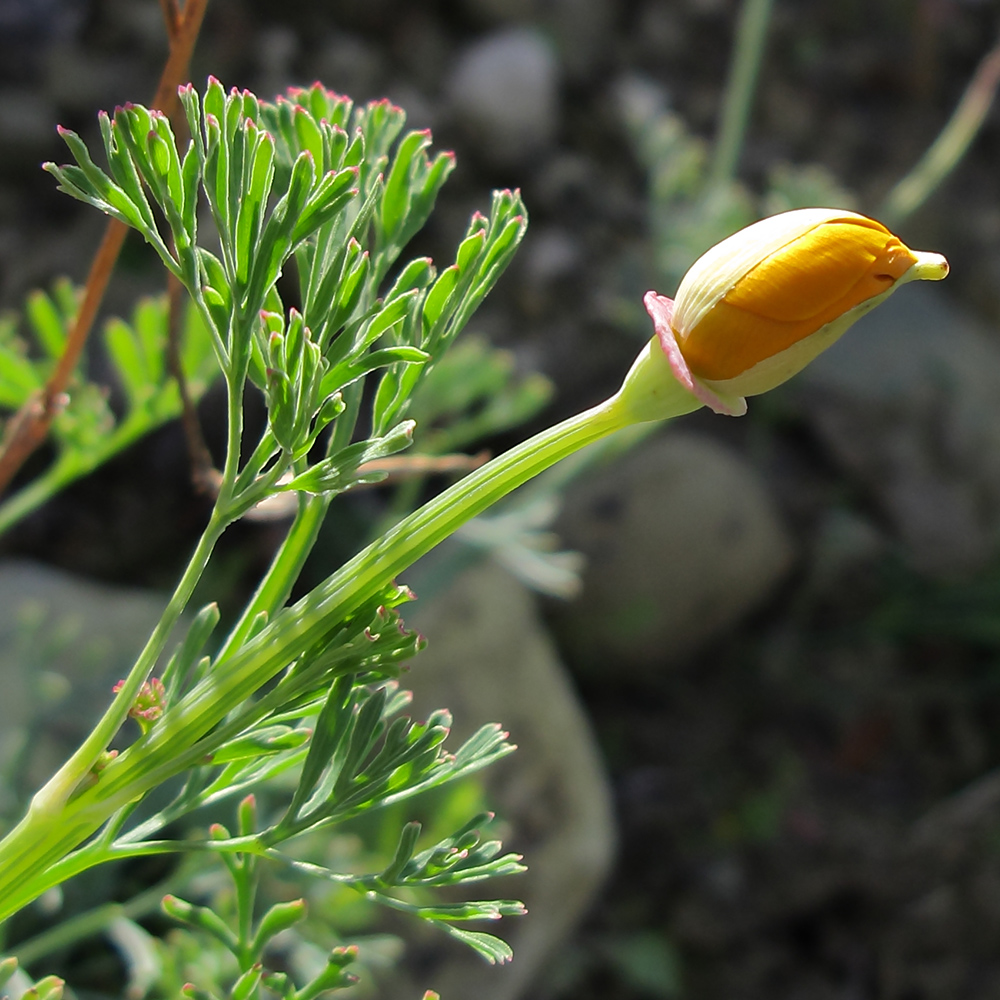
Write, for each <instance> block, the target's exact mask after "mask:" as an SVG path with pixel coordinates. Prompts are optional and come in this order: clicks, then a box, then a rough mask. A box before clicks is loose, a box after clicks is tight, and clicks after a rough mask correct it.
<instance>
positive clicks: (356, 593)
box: [0, 359, 699, 920]
mask: <svg viewBox="0 0 1000 1000" xmlns="http://www.w3.org/2000/svg"><path fill="white" fill-rule="evenodd" d="M655 365H656V366H660V367H658V368H656V369H655V370H653V371H650V370H649V366H648V365H645V366H644V365H641V364H639V363H637V366H636V368H634V369H633V373H632V374H630V376H629V378H627V379H626V385H625V387H623V390H622V392H621V393H619V394H618V395H616V396H614V397H612V398H611V399H610V400H608V401H606V402H605V403H603V404H601V405H600V406H596V407H594V408H592V409H590V410H587V411H585V412H584V413H581V414H578V415H577V416H575V417H571V418H570V419H568V420H565V421H563V422H562V423H560V424H556V425H555V426H554V427H550V428H548V429H547V430H545V431H542V432H541V433H539V434H537V435H535V436H534V437H533V438H531V439H530V440H528V441H525V442H524V443H522V444H520V445H518V446H517V447H515V448H512V449H511V450H510V451H508V452H505V453H504V454H502V455H500V456H498V457H497V458H495V459H494V460H493V461H492V462H489V463H487V464H486V465H484V466H482V467H481V468H479V469H477V470H475V471H474V472H472V473H470V474H469V475H468V476H466V477H465V478H464V479H461V480H460V481H459V482H457V483H456V484H455V485H453V486H452V487H450V488H449V489H447V490H445V491H444V492H443V493H441V494H440V495H439V496H437V497H435V498H434V499H433V500H431V501H429V502H428V503H427V504H425V505H424V506H423V507H421V508H420V509H419V510H417V511H415V512H414V513H412V514H410V515H409V516H407V517H405V518H403V519H402V520H401V521H400V522H399V523H398V524H396V525H395V526H394V527H393V528H391V529H390V530H389V531H387V532H386V533H385V534H384V535H382V536H381V537H380V538H378V539H376V540H375V541H374V542H372V543H371V544H370V545H369V546H368V547H367V548H365V549H363V550H362V551H361V552H360V553H358V555H356V556H355V557H354V558H353V559H351V560H350V561H349V562H348V563H346V564H345V565H344V566H342V567H341V568H340V569H339V570H338V571H337V572H335V573H334V574H332V575H331V576H330V577H328V578H327V580H326V581H324V582H323V583H322V584H320V585H319V586H318V587H317V588H316V589H315V590H313V591H312V592H311V593H309V594H307V595H306V596H305V597H303V598H302V599H301V600H299V601H298V602H297V603H296V604H294V605H292V606H291V607H288V608H285V609H284V610H283V611H281V612H280V613H279V614H277V615H275V617H274V619H273V620H272V622H271V623H270V624H269V625H268V626H267V627H266V628H264V629H263V630H262V631H261V632H260V633H258V634H257V635H256V636H255V637H254V638H253V639H252V640H250V641H249V642H247V643H246V644H245V645H242V646H240V647H238V648H237V649H236V650H235V651H234V652H233V653H232V654H231V655H229V656H228V657H226V658H223V659H219V660H217V661H216V663H215V664H214V666H213V669H212V670H211V671H210V673H209V675H208V676H207V677H206V678H205V679H204V680H203V681H202V682H201V683H200V684H198V685H197V686H196V687H195V688H194V689H193V690H192V691H191V692H189V693H188V694H187V695H186V696H185V697H184V698H183V699H182V700H181V701H180V702H178V703H177V704H176V705H175V706H174V707H173V708H171V710H170V711H169V712H168V713H167V714H166V715H164V717H163V718H162V719H161V720H159V722H158V723H157V724H156V725H155V726H154V727H153V728H152V730H151V731H150V732H149V734H148V735H147V736H146V737H144V738H143V739H141V740H139V741H137V742H136V743H134V744H133V745H132V746H131V747H129V749H128V750H126V751H125V752H124V753H123V754H122V755H121V756H120V757H118V758H117V759H116V760H113V761H111V762H110V763H108V764H107V766H106V767H105V768H104V770H103V771H102V772H101V774H100V777H99V779H98V780H97V781H96V783H95V784H94V785H93V786H92V787H90V788H88V789H86V790H84V791H82V792H79V793H78V794H77V795H76V796H75V797H74V798H72V799H71V800H69V801H66V798H65V796H64V795H63V796H60V797H59V799H58V801H57V800H56V799H52V801H51V803H50V805H51V806H55V805H56V804H58V805H59V806H61V808H53V807H50V808H48V809H35V808H32V809H31V810H30V811H29V813H28V815H27V816H26V817H25V818H24V819H23V820H22V821H21V823H20V824H19V825H18V826H17V827H16V828H15V829H14V830H13V831H11V833H10V834H8V836H7V837H6V838H4V840H3V841H0V920H4V919H5V918H6V917H8V916H10V915H11V914H13V913H16V912H17V910H19V909H20V908H21V907H22V906H24V905H26V904H27V903H28V902H30V901H31V899H33V898H34V897H35V896H36V895H37V892H32V891H31V889H30V888H28V886H29V885H31V884H35V885H37V884H38V882H36V881H35V880H36V879H37V878H38V876H39V875H40V874H41V873H42V872H43V871H44V870H45V869H46V868H47V867H48V866H49V865H51V864H53V863H55V862H57V861H58V860H59V859H60V858H62V857H64V856H65V855H66V854H68V853H69V852H70V851H72V850H73V849H74V848H75V847H77V846H79V845H80V844H81V843H82V842H83V841H84V840H86V839H87V838H88V837H89V836H91V835H92V834H93V833H94V832H95V831H96V830H98V829H99V828H100V827H101V825H102V824H103V823H104V822H105V821H106V820H107V819H108V817H110V816H111V815H113V814H114V813H115V812H116V811H117V810H118V809H119V808H121V807H122V806H124V805H127V804H129V803H131V802H134V801H136V800H137V799H139V798H141V797H142V796H143V795H145V794H146V793H147V792H148V791H149V790H150V789H152V788H155V787H156V786H157V785H159V784H160V783H162V782H163V781H165V780H167V779H168V778H170V777H172V776H173V775H175V774H177V773H178V772H179V771H181V770H183V769H184V768H185V767H186V766H189V763H190V762H189V760H188V759H187V758H188V757H189V756H190V753H191V752H195V751H193V750H192V748H193V747H195V744H197V743H199V741H201V740H203V738H204V737H205V736H206V735H207V734H209V733H211V732H212V730H213V729H214V727H216V726H217V725H218V724H219V723H220V722H222V721H223V720H224V719H225V718H226V716H227V715H228V713H229V712H231V711H232V709H233V708H234V707H235V706H237V705H240V704H242V703H243V702H244V701H245V700H246V699H248V698H250V697H251V696H253V694H254V693H255V692H256V691H258V690H259V689H260V688H261V686H262V685H264V684H266V683H267V682H268V681H270V680H271V679H273V678H274V677H275V676H276V675H277V674H279V673H280V672H281V671H282V670H284V669H285V668H286V667H287V666H288V665H289V664H290V663H292V662H293V661H294V660H295V659H296V658H297V657H298V656H300V655H301V654H302V653H303V652H305V651H307V650H308V649H310V648H313V647H314V646H316V644H318V643H322V642H323V641H324V640H326V639H327V638H328V637H329V636H330V635H331V634H332V633H333V632H335V631H336V629H337V628H338V627H339V626H340V625H341V624H342V623H343V622H344V621H345V620H346V619H348V618H349V617H350V616H351V615H353V614H356V613H357V612H358V611H359V610H360V609H361V608H363V607H364V605H366V604H368V603H370V602H372V601H373V600H375V599H377V598H378V597H379V595H380V594H381V593H382V591H383V590H384V589H385V588H386V587H387V586H388V585H390V583H391V582H392V580H393V579H394V578H395V577H396V576H397V575H398V574H399V573H401V572H402V571H403V570H405V569H406V568H407V567H408V566H410V565H412V563H413V562H415V561H416V560H417V559H419V558H420V557H421V556H422V555H424V554H426V553H427V552H429V551H430V550H431V549H432V548H434V546H436V545H437V544H438V543H439V542H441V541H443V540H444V539H445V538H447V537H448V536H449V535H450V534H452V533H453V532H454V531H455V530H456V529H457V528H458V527H460V526H461V525H462V524H464V523H465V522H466V521H468V520H469V519H470V518H473V517H475V516H476V515H477V514H480V513H482V511H484V510H486V509H487V508H488V507H489V506H490V505H491V504H493V503H495V502H496V501H498V500H500V499H501V498H502V497H504V496H505V495H506V494H508V493H509V492H510V491H511V490H514V489H516V488H517V487H518V486H520V485H522V484H523V483H525V482H527V481H528V480H529V479H531V478H532V477H534V476H536V475H538V473H540V472H543V471H544V470H545V469H547V468H549V467H550V466H552V465H554V464H555V463H556V462H558V461H559V460H560V459H562V458H565V457H566V456H568V455H571V454H573V453H574V452H576V451H578V450H579V449H580V448H582V447H584V446H585V445H588V444H590V443H592V442H594V441H597V440H599V439H601V438H603V437H605V436H607V435H608V434H610V433H611V432H613V431H616V430H619V429H620V428H622V427H625V426H628V425H629V424H631V423H634V422H636V420H649V419H654V418H655V419H661V418H663V417H667V416H672V415H674V416H676V415H679V414H681V413H686V412H689V411H690V410H692V409H695V408H697V406H698V405H699V404H698V403H697V401H694V400H693V398H692V397H691V396H690V395H689V394H688V393H687V392H685V391H683V390H681V388H680V387H679V385H678V384H677V383H676V382H673V380H672V379H669V378H668V379H667V381H666V382H664V381H662V380H661V379H660V378H659V377H655V378H654V376H658V375H659V374H661V370H660V369H661V368H662V369H666V361H663V360H662V359H660V360H657V361H656V362H655ZM637 369H640V370H641V371H643V372H646V373H647V376H646V378H643V377H635V378H634V377H633V374H634V373H635V372H636V370H637ZM630 386H632V387H633V388H631V389H630ZM636 387H638V388H636ZM650 393H652V394H653V395H654V396H657V397H659V401H658V403H657V405H656V407H655V408H654V409H655V413H654V412H652V411H649V412H647V411H644V410H642V408H641V407H639V406H637V404H636V396H641V397H642V398H643V399H645V398H646V397H647V396H648V395H650ZM208 534H209V533H208V532H206V539H203V544H204V545H206V546H209V547H210V544H211V542H210V540H208V537H207V536H208ZM213 540H214V539H213ZM195 561H197V560H195ZM195 561H193V562H195ZM185 579H187V574H186V575H185ZM178 590H179V592H180V591H181V590H182V588H178ZM176 599H177V600H178V601H180V597H179V596H178V597H177V598H176ZM184 600H186V597H185V598H184ZM178 613H179V611H178ZM152 641H153V640H151V643H152ZM105 745H106V744H105V743H102V744H101V748H103V746H105ZM209 750H210V747H208V746H207V745H206V744H205V743H202V744H201V745H200V746H199V747H198V748H197V751H196V752H197V753H199V754H203V753H205V752H208V751H209ZM73 787H75V784H74V786H73ZM70 790H72V789H70ZM19 890H20V891H19Z"/></svg>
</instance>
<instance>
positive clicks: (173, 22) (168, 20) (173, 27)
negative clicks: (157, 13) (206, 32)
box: [160, 0, 181, 42]
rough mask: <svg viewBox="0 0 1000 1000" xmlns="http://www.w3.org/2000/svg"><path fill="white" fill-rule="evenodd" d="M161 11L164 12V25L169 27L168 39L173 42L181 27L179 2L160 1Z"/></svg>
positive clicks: (172, 0) (175, 0) (173, 0)
mask: <svg viewBox="0 0 1000 1000" xmlns="http://www.w3.org/2000/svg"><path fill="white" fill-rule="evenodd" d="M160 10H161V11H162V12H163V23H164V24H165V25H166V26H167V38H169V39H170V41H171V42H173V40H174V38H175V37H176V36H177V33H178V32H179V31H180V27H181V10H180V7H178V6H177V0H160Z"/></svg>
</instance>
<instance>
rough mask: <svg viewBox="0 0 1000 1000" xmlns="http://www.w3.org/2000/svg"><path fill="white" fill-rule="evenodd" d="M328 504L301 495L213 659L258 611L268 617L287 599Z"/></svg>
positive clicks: (232, 645) (234, 642)
mask: <svg viewBox="0 0 1000 1000" xmlns="http://www.w3.org/2000/svg"><path fill="white" fill-rule="evenodd" d="M329 506H330V500H329V499H328V498H327V497H323V496H305V495H302V497H301V499H300V501H299V509H298V512H297V513H296V515H295V520H294V521H293V522H292V526H291V528H290V529H289V531H288V534H287V535H286V536H285V540H284V541H283V542H282V543H281V547H280V548H279V549H278V551H277V552H276V553H275V555H274V558H273V559H272V560H271V565H270V566H269V567H268V570H267V573H266V574H265V576H264V578H263V580H261V582H260V585H259V586H258V587H257V590H256V592H255V593H254V595H253V597H252V598H251V599H250V602H249V603H248V604H247V606H246V608H245V609H244V611H243V614H242V615H241V616H240V620H239V621H238V622H237V623H236V625H235V626H234V627H233V629H232V631H231V632H230V633H229V636H228V638H227V639H226V641H225V644H224V645H223V646H222V648H221V649H220V650H219V652H218V653H217V654H216V655H217V659H219V660H224V659H225V658H226V657H228V656H229V655H230V654H232V653H233V652H235V650H237V649H238V648H239V647H240V646H241V645H242V644H243V642H244V640H245V639H246V637H247V633H248V632H249V630H250V627H251V625H252V624H253V622H254V619H255V618H256V617H257V616H258V615H259V614H260V613H261V612H262V611H266V612H267V614H268V617H269V618H270V617H273V616H274V614H275V612H276V611H277V610H278V609H279V608H281V607H282V606H283V605H284V603H285V601H287V600H288V595H289V594H290V593H291V592H292V587H293V586H294V585H295V581H296V580H297V579H298V578H299V574H300V573H301V572H302V567H303V566H304V565H305V561H306V559H307V558H308V556H309V553H310V552H311V551H312V548H313V545H314V544H315V542H316V537H317V536H318V535H319V529H320V528H321V527H322V525H323V518H324V517H325V516H326V511H327V508H328V507H329Z"/></svg>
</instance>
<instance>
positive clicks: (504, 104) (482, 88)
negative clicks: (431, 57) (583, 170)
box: [446, 28, 558, 166]
mask: <svg viewBox="0 0 1000 1000" xmlns="http://www.w3.org/2000/svg"><path fill="white" fill-rule="evenodd" d="M446 90H447V103H448V106H449V108H450V109H451V111H452V113H453V114H454V115H455V117H456V118H457V119H458V121H459V122H460V123H461V124H462V125H463V126H464V128H465V129H466V130H467V131H468V133H469V135H470V138H471V139H472V140H473V141H474V142H475V143H476V145H477V146H478V147H479V148H480V149H481V150H482V152H483V154H484V155H485V156H486V157H487V158H489V159H492V160H493V161H495V162H497V163H500V164H503V165H505V166H510V165H520V164H523V163H525V162H526V161H527V160H529V159H530V158H531V157H532V156H534V155H536V154H537V153H539V152H540V151H541V150H543V149H545V148H547V147H548V146H550V145H551V144H552V142H553V141H554V139H555V131H556V124H557V111H558V67H557V63H556V57H555V53H554V52H553V50H552V47H551V46H550V45H549V43H548V41H547V40H546V39H545V37H544V36H543V35H542V34H541V33H540V32H538V31H535V30H533V29H531V28H506V29H502V30H500V31H497V32H494V33H492V34H489V35H487V36H485V37H484V38H481V39H479V40H478V41H476V42H473V43H472V44H471V45H470V46H469V47H468V48H466V49H465V50H464V51H463V52H462V53H461V54H460V55H459V57H458V61H457V64H456V66H455V70H454V72H453V73H452V74H451V77H450V78H449V80H448V84H447V88H446Z"/></svg>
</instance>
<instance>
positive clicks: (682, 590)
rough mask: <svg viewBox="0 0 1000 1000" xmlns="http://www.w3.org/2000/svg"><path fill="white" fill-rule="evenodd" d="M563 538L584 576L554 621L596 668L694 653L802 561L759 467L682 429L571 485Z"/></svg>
mask: <svg viewBox="0 0 1000 1000" xmlns="http://www.w3.org/2000/svg"><path fill="white" fill-rule="evenodd" d="M556 530H557V531H558V532H559V534H560V536H561V537H562V539H563V540H564V542H565V544H566V545H567V546H569V547H571V548H574V549H578V550H580V551H581V552H583V554H584V555H585V556H586V557H587V568H586V570H585V571H584V577H583V591H582V594H581V596H580V597H579V599H577V600H576V601H574V602H572V603H570V604H567V605H565V606H563V607H556V608H555V609H554V610H553V615H552V618H553V624H554V625H555V627H556V628H557V629H558V632H559V635H560V638H561V641H562V643H563V648H564V649H565V650H566V651H567V654H568V655H569V656H570V657H571V659H572V662H573V663H574V664H575V665H579V666H581V667H584V668H592V669H604V670H615V671H622V670H638V671H652V670H654V669H656V668H658V667H660V666H662V665H663V664H665V663H668V662H670V661H673V660H677V659H679V658H681V657H684V656H686V655H688V654H690V653H692V652H693V651H695V650H696V649H698V648H699V647H701V646H702V645H703V644H705V643H706V642H708V641H709V640H711V639H712V638H713V637H715V636H717V635H718V634H719V633H721V632H723V631H724V630H726V629H727V628H730V627H731V626H732V625H734V624H735V623H736V622H738V621H739V620H740V619H741V618H742V617H744V616H745V615H746V614H747V613H748V612H750V611H752V610H754V609H755V608H756V607H758V606H759V605H760V604H761V603H762V602H763V601H765V600H766V599H767V597H768V596H769V595H770V594H771V593H772V591H773V590H774V587H775V585H776V584H777V583H778V582H780V581H781V579H782V578H783V577H784V576H785V574H786V573H787V571H788V570H789V568H790V566H791V564H792V560H793V555H794V549H793V545H792V542H791V540H790V537H789V535H788V532H787V531H786V529H785V527H784V525H783V524H782V521H781V518H780V516H779V514H778V511H777V510H776V508H775V505H774V503H773V501H772V500H771V498H770V496H769V495H768V493H767V490H766V489H765V488H764V485H763V484H762V482H761V481H760V479H759V477H758V476H757V474H756V473H755V472H754V470H753V469H752V468H751V467H750V466H749V465H748V464H747V463H746V462H745V461H744V460H743V459H742V458H741V457H740V456H739V455H738V454H737V453H736V452H735V451H733V450H732V449H730V448H728V447H726V446H724V445H721V444H719V443H717V442H716V441H714V440H713V439H712V438H709V437H707V436H705V435H700V434H694V433H690V432H685V431H677V430H670V431H668V432H666V433H665V434H662V435H661V436H659V437H657V438H655V439H653V440H650V441H647V442H645V443H643V444H641V445H639V446H638V447H636V448H635V449H634V450H633V451H631V452H630V453H629V454H628V455H627V456H626V457H625V458H624V459H623V460H621V461H619V462H617V463H615V464H613V465H612V466H609V467H607V468H605V469H602V470H599V471H597V472H595V473H593V474H592V475H590V476H589V477H588V478H587V479H586V480H581V481H580V482H578V483H577V484H576V485H575V486H573V487H571V488H570V489H569V490H568V491H567V494H566V503H565V509H564V513H563V516H562V518H561V519H560V521H559V522H558V523H557V527H556Z"/></svg>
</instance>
